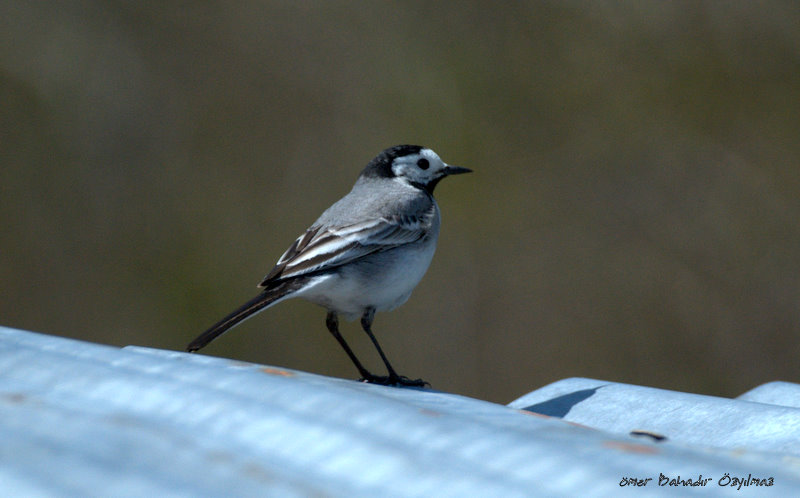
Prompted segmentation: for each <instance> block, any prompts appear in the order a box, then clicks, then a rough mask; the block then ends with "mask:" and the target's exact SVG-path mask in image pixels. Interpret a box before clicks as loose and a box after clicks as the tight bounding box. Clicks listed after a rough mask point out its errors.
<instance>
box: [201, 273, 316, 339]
mask: <svg viewBox="0 0 800 498" xmlns="http://www.w3.org/2000/svg"><path fill="white" fill-rule="evenodd" d="M300 280H302V282H301V281H300ZM304 283H305V279H292V280H286V281H283V282H279V283H277V285H273V286H270V287H268V288H267V289H264V291H263V292H262V293H261V294H259V295H257V296H256V297H254V298H253V299H251V300H249V301H247V302H246V303H244V304H243V305H241V306H240V307H238V308H237V309H236V311H234V312H233V313H231V314H229V315H228V316H226V317H225V318H223V319H222V320H220V321H218V322H217V323H215V324H214V325H212V326H211V327H210V328H209V329H208V330H206V331H205V332H203V333H202V334H200V335H199V336H197V338H196V339H195V340H193V341H192V342H190V343H189V345H188V346H186V351H188V352H190V353H193V352H195V351H197V350H199V349H202V348H204V347H206V345H208V343H209V342H211V341H213V340H214V339H216V338H217V337H219V336H221V335H222V334H224V333H225V332H227V331H228V330H229V329H231V328H233V327H235V326H236V325H238V324H239V323H241V322H243V321H245V320H247V319H248V318H250V317H251V316H253V315H255V314H256V313H258V312H259V311H262V310H264V309H266V308H268V307H269V306H271V305H273V304H275V303H276V302H278V301H280V300H282V299H284V298H286V297H288V296H289V294H292V293H293V292H295V291H297V290H298V289H300V288H301V287H302V286H303V284H304Z"/></svg>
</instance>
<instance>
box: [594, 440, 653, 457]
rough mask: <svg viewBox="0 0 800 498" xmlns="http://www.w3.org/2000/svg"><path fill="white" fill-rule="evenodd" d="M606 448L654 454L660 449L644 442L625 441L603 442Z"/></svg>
mask: <svg viewBox="0 0 800 498" xmlns="http://www.w3.org/2000/svg"><path fill="white" fill-rule="evenodd" d="M603 446H605V447H606V448H611V449H613V450H620V451H624V452H625V453H638V454H640V455H653V454H656V453H658V449H657V448H654V447H652V446H646V445H644V444H636V443H625V442H623V441H606V442H604V443H603Z"/></svg>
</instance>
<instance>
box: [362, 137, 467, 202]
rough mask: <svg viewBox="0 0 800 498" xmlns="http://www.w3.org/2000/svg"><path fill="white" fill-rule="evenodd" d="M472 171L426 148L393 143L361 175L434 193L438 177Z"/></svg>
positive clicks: (439, 178)
mask: <svg viewBox="0 0 800 498" xmlns="http://www.w3.org/2000/svg"><path fill="white" fill-rule="evenodd" d="M471 171H472V170H470V169H467V168H462V167H460V166H451V165H449V164H447V163H445V162H444V161H442V160H441V159H440V158H439V156H438V155H437V154H436V153H435V152H434V151H432V150H431V149H429V148H427V147H422V146H420V145H395V146H394V147H389V148H388V149H386V150H384V151H383V152H381V153H380V154H378V155H377V156H376V157H375V159H373V160H372V161H370V163H369V164H368V165H367V167H366V168H364V171H362V172H361V176H367V177H382V178H391V179H395V180H398V181H402V182H405V183H407V184H409V185H412V186H414V187H417V188H420V189H422V190H425V191H427V192H429V193H433V189H434V187H436V184H437V183H439V180H441V179H442V178H444V177H445V176H448V175H457V174H460V173H469V172H471Z"/></svg>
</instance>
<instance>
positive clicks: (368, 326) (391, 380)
mask: <svg viewBox="0 0 800 498" xmlns="http://www.w3.org/2000/svg"><path fill="white" fill-rule="evenodd" d="M374 318H375V308H367V311H365V312H364V314H363V315H362V316H361V327H362V328H363V329H364V332H366V333H367V335H368V336H369V338H370V340H371V341H372V344H374V345H375V349H377V350H378V354H379V355H381V360H383V363H384V365H386V370H388V371H389V376H388V377H378V376H373V378H371V379H370V378H368V377H366V376H365V377H364V379H363V380H365V381H366V382H372V383H375V384H386V385H398V384H399V385H402V386H417V387H424V386H426V385H428V386H430V384H428V383H427V382H425V381H424V380H422V379H416V380H411V379H409V378H408V377H404V376H402V375H397V372H396V371H395V370H394V368H392V364H391V363H389V359H388V358H386V355H385V354H384V352H383V349H381V345H380V344H378V340H377V339H376V338H375V335H374V334H373V333H372V320H373V319H374Z"/></svg>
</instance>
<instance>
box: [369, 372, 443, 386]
mask: <svg viewBox="0 0 800 498" xmlns="http://www.w3.org/2000/svg"><path fill="white" fill-rule="evenodd" d="M359 382H366V383H367V384H380V385H382V386H409V387H425V386H427V387H431V384H430V382H426V381H424V380H422V379H409V378H408V377H406V376H405V375H396V374H395V375H372V374H370V375H365V376H364V377H362V378H361V379H359Z"/></svg>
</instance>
